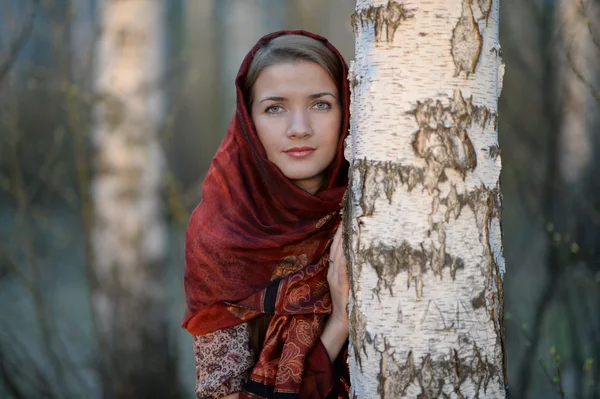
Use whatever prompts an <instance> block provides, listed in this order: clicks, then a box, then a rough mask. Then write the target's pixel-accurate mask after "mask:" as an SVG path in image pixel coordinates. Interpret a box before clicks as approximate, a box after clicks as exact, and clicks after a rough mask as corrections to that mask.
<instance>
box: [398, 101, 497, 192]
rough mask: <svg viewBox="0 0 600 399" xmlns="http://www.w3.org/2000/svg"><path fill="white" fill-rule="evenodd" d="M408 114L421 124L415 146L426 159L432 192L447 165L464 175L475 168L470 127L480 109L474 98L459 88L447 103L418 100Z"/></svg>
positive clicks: (418, 154) (475, 162)
mask: <svg viewBox="0 0 600 399" xmlns="http://www.w3.org/2000/svg"><path fill="white" fill-rule="evenodd" d="M409 114H410V115H414V117H415V120H416V122H417V124H418V126H419V130H418V131H417V132H416V133H415V135H414V138H413V141H412V146H413V149H414V151H415V154H416V155H417V156H419V157H421V158H424V159H425V161H426V162H427V168H426V182H425V185H426V187H427V188H428V189H429V192H433V189H434V188H435V187H437V185H438V183H439V182H440V181H441V179H443V178H445V175H444V169H445V168H450V169H454V170H456V171H457V172H458V173H459V174H460V175H461V176H462V177H463V179H464V178H465V176H466V174H467V172H468V171H471V170H473V169H475V167H476V166H477V156H476V153H475V149H474V148H473V143H472V142H471V139H470V138H469V135H468V133H467V128H468V127H469V126H471V123H472V121H473V120H474V119H475V118H477V114H478V112H477V109H476V108H475V107H473V104H472V99H471V98H469V99H467V100H465V99H464V98H463V96H462V93H461V92H460V90H456V91H455V93H454V98H452V99H451V100H450V103H449V104H448V105H445V106H444V105H443V104H442V102H441V101H439V100H437V101H435V102H434V101H433V100H426V101H425V102H420V101H418V102H417V106H416V107H415V109H414V110H412V111H410V112H409ZM486 119H487V118H486Z"/></svg>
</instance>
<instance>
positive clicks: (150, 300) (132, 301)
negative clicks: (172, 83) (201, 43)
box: [91, 0, 178, 398]
mask: <svg viewBox="0 0 600 399" xmlns="http://www.w3.org/2000/svg"><path fill="white" fill-rule="evenodd" d="M98 7H99V8H98V15H99V16H98V18H99V21H100V30H101V34H100V37H99V38H98V42H97V54H96V80H95V91H96V93H95V94H96V96H97V97H98V98H99V100H98V103H97V106H96V107H95V109H94V116H95V126H93V128H92V135H91V140H92V145H93V148H94V150H95V154H94V164H93V166H94V172H95V175H94V178H93V180H92V193H91V194H92V198H93V202H94V224H93V229H92V243H93V254H94V266H95V268H94V270H95V280H94V284H93V287H92V305H93V308H94V312H95V316H96V322H97V331H98V333H99V345H100V351H99V356H100V360H101V371H102V381H103V384H102V385H103V387H104V389H105V392H104V397H110V398H126V397H127V398H149V397H161V398H167V397H169V398H172V397H177V396H178V392H177V390H173V389H175V387H177V385H176V384H172V383H171V382H172V381H174V380H176V379H177V372H176V366H175V362H174V359H172V358H171V357H170V355H169V342H168V338H169V337H168V333H167V321H166V303H165V302H166V293H165V286H164V276H163V266H164V262H165V254H166V236H165V226H164V220H163V217H162V215H163V209H162V207H163V204H162V202H161V196H160V191H161V182H162V178H163V173H164V159H163V153H162V149H161V146H160V142H159V139H158V133H159V129H160V126H161V122H162V117H163V113H164V94H163V92H162V91H161V90H159V85H160V79H161V77H162V74H163V69H164V68H163V65H164V61H163V51H164V50H163V45H162V44H163V40H164V39H163V37H164V24H165V21H164V7H163V2H159V1H154V0H145V1H119V0H104V1H101V2H100V3H99V4H98Z"/></svg>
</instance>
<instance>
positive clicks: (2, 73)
mask: <svg viewBox="0 0 600 399" xmlns="http://www.w3.org/2000/svg"><path fill="white" fill-rule="evenodd" d="M32 2H33V5H32V8H31V11H30V12H29V18H28V19H27V22H26V23H25V25H24V26H23V28H22V29H21V32H20V33H19V35H18V36H17V39H16V40H15V41H14V42H13V44H12V45H11V46H10V50H9V51H8V58H7V59H6V60H4V62H3V63H2V64H0V82H2V80H3V79H4V78H5V77H6V75H7V74H8V72H9V71H10V68H11V67H12V65H13V64H14V63H15V61H16V60H17V58H18V57H19V53H20V52H21V50H22V49H23V47H25V44H27V41H28V40H29V37H31V32H33V27H34V25H35V18H36V16H37V12H38V8H39V5H40V0H32Z"/></svg>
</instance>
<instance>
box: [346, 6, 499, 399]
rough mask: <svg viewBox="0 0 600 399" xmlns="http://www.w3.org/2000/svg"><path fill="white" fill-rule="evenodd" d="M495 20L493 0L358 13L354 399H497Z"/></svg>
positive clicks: (352, 147) (350, 254)
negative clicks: (377, 398) (441, 398)
mask: <svg viewBox="0 0 600 399" xmlns="http://www.w3.org/2000/svg"><path fill="white" fill-rule="evenodd" d="M498 15H499V1H498V0H429V1H425V0H421V1H409V0H407V1H402V2H397V1H391V0H390V1H382V0H357V4H356V12H355V14H354V15H353V17H352V24H353V27H354V30H355V35H356V36H355V37H356V41H355V44H356V59H355V61H354V62H353V63H352V66H351V74H350V76H349V80H350V83H351V87H352V103H351V115H352V121H351V135H350V137H349V138H348V140H347V142H346V158H347V159H348V160H349V162H350V163H351V171H350V187H349V191H348V194H347V197H346V203H345V211H344V217H345V220H344V227H345V229H344V230H345V235H346V237H345V243H346V249H345V250H346V256H347V258H348V259H349V263H350V278H351V285H352V289H351V300H350V318H351V323H352V327H351V333H350V341H351V348H350V359H349V363H350V367H351V375H352V386H353V395H354V396H355V397H358V398H373V397H382V398H416V397H419V398H438V397H449V398H476V397H480V398H481V397H486V398H500V397H504V396H505V386H506V368H505V359H504V349H503V339H504V335H503V328H502V312H503V309H502V292H503V291H502V277H503V273H504V259H503V257H502V244H501V229H500V207H501V194H500V186H499V176H500V168H501V163H500V148H499V146H498V137H497V119H498V115H497V113H498V110H497V104H498V97H499V95H500V91H501V85H502V74H503V64H502V62H501V57H500V45H499V39H498Z"/></svg>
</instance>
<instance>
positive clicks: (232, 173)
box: [183, 31, 349, 394]
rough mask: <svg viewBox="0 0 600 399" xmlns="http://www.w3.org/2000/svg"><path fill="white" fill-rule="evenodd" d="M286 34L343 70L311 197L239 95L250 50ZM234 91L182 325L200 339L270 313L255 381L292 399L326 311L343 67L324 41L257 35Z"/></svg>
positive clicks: (190, 245) (188, 269)
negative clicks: (284, 169) (323, 49)
mask: <svg viewBox="0 0 600 399" xmlns="http://www.w3.org/2000/svg"><path fill="white" fill-rule="evenodd" d="M285 34H299V35H305V36H309V37H312V38H314V39H317V40H319V41H321V42H323V43H324V44H325V45H326V46H327V47H328V48H329V49H330V50H331V51H332V52H333V53H334V54H335V55H336V56H337V57H338V58H339V60H340V63H341V65H342V70H343V77H342V81H341V82H340V86H341V88H342V93H341V97H342V108H343V110H344V111H343V121H342V129H341V132H340V140H339V144H338V151H337V155H336V157H335V159H334V161H333V162H332V164H331V165H330V166H329V168H328V170H327V177H326V180H325V182H324V184H323V186H322V187H321V189H320V190H319V191H318V192H317V193H316V194H315V195H311V194H309V193H307V192H305V191H304V190H302V189H300V188H298V187H297V186H296V185H294V183H293V182H292V181H290V180H289V179H288V178H286V177H285V176H284V175H283V174H282V173H281V171H280V169H279V168H277V167H276V166H275V165H274V164H273V163H271V162H270V161H269V160H268V159H267V155H266V152H265V150H264V147H263V146H262V144H261V142H260V140H259V138H258V136H257V134H256V131H255V128H254V125H253V123H252V120H251V118H250V113H249V110H248V108H247V106H246V99H245V98H244V93H243V90H242V87H243V83H244V79H245V76H246V73H247V72H248V68H249V65H250V63H251V62H252V59H253V57H254V54H255V53H256V51H257V50H258V49H259V48H260V47H261V46H263V45H264V44H266V43H267V42H268V41H269V40H272V39H273V38H275V37H278V36H280V35H285ZM236 89H237V109H236V113H235V116H234V118H233V120H232V121H231V124H230V126H229V128H228V130H227V133H226V135H225V138H224V140H223V142H222V144H221V146H220V147H219V149H218V151H217V153H216V155H215V157H214V159H213V161H212V164H211V167H210V169H209V171H208V174H207V176H206V179H205V180H204V183H203V186H202V201H201V202H200V204H199V205H198V206H197V207H196V209H195V210H194V211H193V213H192V215H191V218H190V221H189V224H188V229H187V233H186V248H185V271H184V287H185V292H186V303H187V308H186V312H185V316H184V318H183V327H184V328H186V329H187V330H188V331H189V332H190V333H192V334H195V335H201V334H206V333H210V332H213V331H216V330H219V329H222V328H227V327H231V326H234V325H237V324H240V323H242V322H245V321H248V320H251V319H252V318H254V317H257V316H259V315H261V314H263V313H274V314H275V316H274V317H273V319H272V320H271V323H270V325H269V328H268V330H267V336H266V338H265V345H264V349H263V351H262V352H261V353H260V355H259V359H258V362H257V364H256V366H255V367H254V370H253V372H252V374H251V379H252V380H253V381H254V382H255V383H260V384H264V385H265V386H266V387H268V388H269V389H272V390H273V392H280V393H292V394H294V393H296V394H297V393H298V392H299V390H300V387H301V383H302V378H303V376H304V375H305V371H306V364H307V362H309V363H310V359H311V358H310V356H309V354H310V353H312V352H311V351H312V350H313V348H315V347H317V346H318V343H319V342H320V340H319V337H320V333H321V330H322V328H323V325H324V319H325V317H326V314H327V313H330V312H331V299H330V297H329V289H328V285H327V266H328V262H327V253H328V248H329V246H330V244H331V241H332V238H333V235H334V232H335V229H336V228H337V226H338V225H339V222H340V216H339V211H340V207H341V205H340V204H341V201H342V196H343V194H344V192H345V190H346V186H347V180H348V163H347V162H346V161H345V159H344V156H343V145H344V139H345V137H346V135H347V132H348V123H349V115H348V112H349V111H348V110H349V88H348V82H347V66H346V64H345V62H344V60H343V58H342V56H341V55H340V53H339V52H338V51H337V50H336V49H335V47H333V46H332V45H331V44H330V43H329V42H328V41H327V40H326V39H325V38H323V37H321V36H318V35H315V34H312V33H309V32H305V31H280V32H275V33H272V34H269V35H267V36H265V37H263V38H261V39H260V40H259V42H258V43H257V44H256V46H255V47H254V48H253V49H252V50H251V51H250V52H249V53H248V55H247V56H246V58H245V59H244V61H243V63H242V66H241V67H240V70H239V73H238V75H237V78H236ZM327 360H328V359H327ZM307 375H308V374H307ZM311 378H313V380H315V379H314V378H315V377H311ZM317 380H319V379H317ZM315 381H316V380H315ZM319 381H320V380H319Z"/></svg>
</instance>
